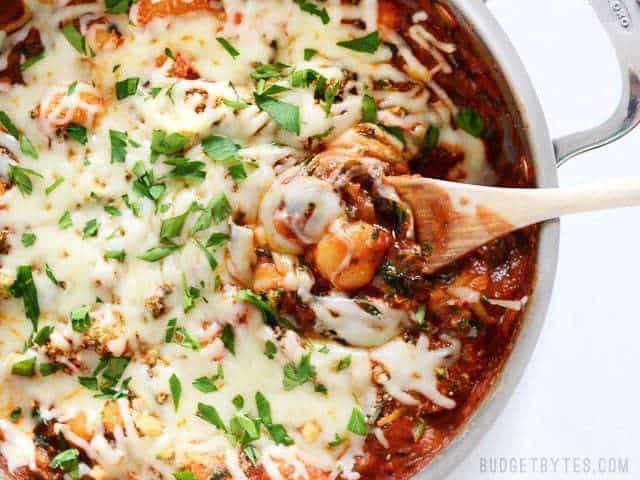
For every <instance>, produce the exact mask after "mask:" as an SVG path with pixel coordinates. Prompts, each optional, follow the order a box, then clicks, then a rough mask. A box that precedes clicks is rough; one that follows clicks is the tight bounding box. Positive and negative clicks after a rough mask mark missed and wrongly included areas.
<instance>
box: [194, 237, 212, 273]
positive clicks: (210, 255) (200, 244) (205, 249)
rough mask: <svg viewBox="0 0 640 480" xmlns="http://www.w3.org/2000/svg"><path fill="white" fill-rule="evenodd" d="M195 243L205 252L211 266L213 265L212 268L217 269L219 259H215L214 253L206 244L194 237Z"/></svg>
mask: <svg viewBox="0 0 640 480" xmlns="http://www.w3.org/2000/svg"><path fill="white" fill-rule="evenodd" d="M193 243H194V244H195V246H196V247H198V249H199V250H200V251H201V252H202V253H203V254H204V256H205V258H206V259H207V263H208V264H209V267H211V270H215V269H216V268H218V261H217V260H216V259H215V257H214V256H213V254H212V253H211V252H210V251H209V250H208V249H207V246H206V245H204V244H203V243H202V242H201V241H200V240H196V239H193Z"/></svg>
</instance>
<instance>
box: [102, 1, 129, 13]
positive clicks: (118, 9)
mask: <svg viewBox="0 0 640 480" xmlns="http://www.w3.org/2000/svg"><path fill="white" fill-rule="evenodd" d="M132 2H133V0H104V4H105V7H106V8H107V12H109V13H114V14H118V13H127V12H128V11H129V8H131V3H132Z"/></svg>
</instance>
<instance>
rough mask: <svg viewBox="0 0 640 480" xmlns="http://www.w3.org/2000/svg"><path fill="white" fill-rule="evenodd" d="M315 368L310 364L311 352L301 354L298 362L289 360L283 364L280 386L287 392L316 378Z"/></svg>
mask: <svg viewBox="0 0 640 480" xmlns="http://www.w3.org/2000/svg"><path fill="white" fill-rule="evenodd" d="M316 375H317V372H316V368H315V367H314V366H313V365H312V364H311V354H309V353H307V354H305V355H303V356H302V358H301V359H300V363H299V364H297V365H296V364H295V363H294V362H289V363H287V364H286V365H285V366H284V378H283V381H282V386H283V387H284V389H285V390H286V391H287V392H288V391H291V390H293V389H294V388H296V387H299V386H300V385H304V384H305V383H307V382H311V381H312V380H314V379H315V378H316Z"/></svg>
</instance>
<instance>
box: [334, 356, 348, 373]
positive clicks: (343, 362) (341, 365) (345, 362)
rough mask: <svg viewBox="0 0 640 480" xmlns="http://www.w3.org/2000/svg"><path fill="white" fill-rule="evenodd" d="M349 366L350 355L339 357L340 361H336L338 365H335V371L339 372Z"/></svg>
mask: <svg viewBox="0 0 640 480" xmlns="http://www.w3.org/2000/svg"><path fill="white" fill-rule="evenodd" d="M350 366H351V355H348V356H346V357H343V358H341V359H340V361H339V362H338V365H337V366H336V371H337V372H341V371H343V370H346V369H347V368H349V367H350Z"/></svg>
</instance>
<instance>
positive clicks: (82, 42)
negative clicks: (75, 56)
mask: <svg viewBox="0 0 640 480" xmlns="http://www.w3.org/2000/svg"><path fill="white" fill-rule="evenodd" d="M62 34H63V35H64V38H66V39H67V41H68V42H69V44H70V45H71V46H72V47H73V48H75V49H76V51H77V52H78V53H79V54H80V55H84V56H86V57H92V56H94V55H95V53H94V52H93V50H91V48H90V47H89V45H87V40H86V38H84V36H83V35H82V34H81V33H80V32H79V31H78V29H77V28H76V27H75V26H74V25H73V23H68V24H66V25H65V26H64V28H63V29H62Z"/></svg>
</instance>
